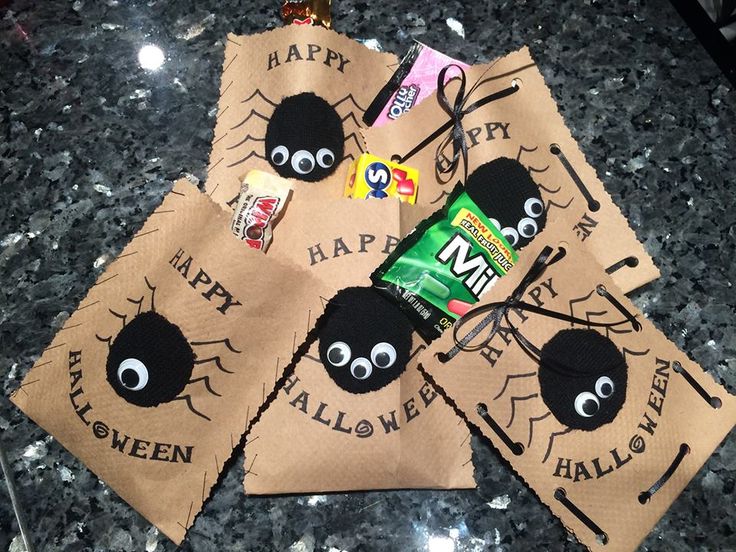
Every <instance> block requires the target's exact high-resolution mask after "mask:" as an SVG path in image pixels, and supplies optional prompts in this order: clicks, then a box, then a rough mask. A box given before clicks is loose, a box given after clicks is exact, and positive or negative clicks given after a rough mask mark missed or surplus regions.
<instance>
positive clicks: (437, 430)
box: [245, 193, 475, 494]
mask: <svg viewBox="0 0 736 552" xmlns="http://www.w3.org/2000/svg"><path fill="white" fill-rule="evenodd" d="M415 207H416V206H411V205H407V204H403V203H400V202H399V201H398V200H397V199H395V198H387V199H383V200H371V201H366V200H358V199H344V198H340V199H333V200H328V199H324V198H320V197H315V196H311V195H310V194H301V195H300V194H298V193H297V194H295V197H294V199H293V200H292V202H290V204H289V207H288V209H287V212H286V215H285V218H284V221H287V220H289V221H291V224H289V225H284V224H283V223H280V224H279V225H278V226H277V227H276V229H275V231H274V242H273V244H272V246H271V248H270V249H269V251H268V254H267V256H272V257H276V258H278V259H287V260H289V261H290V262H293V263H294V264H297V265H299V266H301V267H303V268H304V269H305V270H307V271H308V273H309V274H311V275H313V276H315V277H316V278H318V279H319V281H320V285H321V287H320V288H319V289H320V295H321V297H322V300H323V301H324V302H326V301H328V300H329V299H330V298H331V297H332V296H333V295H334V294H335V293H336V292H337V291H338V290H340V289H342V288H344V287H348V286H353V285H362V286H368V285H370V278H369V276H370V273H371V272H372V270H373V269H374V268H375V267H377V266H378V265H379V264H380V263H381V262H382V261H383V259H384V258H385V256H386V255H387V254H388V253H389V252H391V251H392V250H393V249H394V248H395V247H396V244H397V243H398V242H399V238H400V237H401V236H402V235H404V234H405V233H406V232H407V231H408V230H409V229H410V228H411V227H408V228H407V227H406V224H405V223H404V222H403V219H404V218H405V214H406V212H407V208H408V209H414V208H415ZM420 212H425V213H426V211H421V208H420ZM327 213H329V215H327ZM414 343H415V344H416V345H418V344H420V343H421V340H420V339H419V338H418V337H416V336H415V338H414ZM416 352H418V350H417V351H415V353H416ZM474 486H475V482H474V480H473V466H472V462H471V449H470V439H469V434H468V430H467V427H466V426H465V425H464V424H463V423H462V421H461V420H460V418H458V417H457V415H456V414H455V413H454V412H453V410H452V408H450V406H448V405H447V404H445V403H444V402H443V401H442V400H441V399H440V398H439V397H438V396H436V394H435V393H434V392H433V390H432V389H431V388H430V387H429V386H428V384H427V383H426V382H425V381H424V379H423V378H422V376H421V374H420V373H419V371H418V370H417V363H416V357H414V359H413V360H412V362H411V364H410V365H409V366H408V367H407V369H406V371H405V372H404V374H403V375H402V376H401V377H400V378H399V379H397V380H396V381H394V382H393V383H392V384H390V385H389V386H387V387H385V388H383V389H381V390H379V391H376V392H373V393H367V394H364V395H352V394H350V393H347V392H346V391H343V390H342V389H341V388H340V387H338V386H337V385H336V384H335V383H334V382H333V381H332V380H331V379H330V378H329V376H328V375H327V372H326V370H325V369H324V367H323V366H322V364H321V363H320V361H319V355H318V353H317V349H316V343H315V344H313V345H312V348H311V350H310V351H309V352H308V353H307V354H306V355H305V356H304V357H303V358H302V359H301V360H300V361H299V362H298V364H297V365H296V368H295V370H294V372H293V374H292V375H291V376H290V378H289V380H288V381H287V383H286V385H285V386H284V387H283V389H281V390H280V391H279V394H278V396H277V398H276V399H275V400H274V401H273V402H272V403H271V404H270V406H269V408H268V409H267V410H266V411H265V412H264V413H263V414H262V416H261V418H260V420H259V421H258V422H257V423H256V424H255V425H254V426H253V430H252V431H251V433H250V434H249V435H248V437H247V442H246V446H245V490H246V492H247V493H249V494H282V493H300V492H320V493H321V492H329V491H346V490H369V489H391V488H393V489H396V488H428V487H431V488H469V487H474Z"/></svg>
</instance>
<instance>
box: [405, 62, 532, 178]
mask: <svg viewBox="0 0 736 552" xmlns="http://www.w3.org/2000/svg"><path fill="white" fill-rule="evenodd" d="M452 67H454V68H456V69H457V70H458V71H459V79H460V87H459V88H458V91H457V94H456V95H455V100H454V102H452V103H450V100H449V99H448V97H447V93H446V85H445V76H446V75H447V71H448V70H449V69H450V68H452ZM481 79H482V77H481ZM481 79H478V81H476V83H475V84H474V85H473V86H472V87H471V89H470V91H469V92H468V93H467V94H465V88H466V84H467V77H466V75H465V71H464V70H463V68H462V67H460V66H459V65H456V64H454V63H451V64H450V65H447V66H445V67H443V68H442V69H441V70H440V72H439V74H438V75H437V102H438V103H439V104H440V107H442V109H443V111H444V112H445V113H447V115H448V116H449V117H450V120H449V121H447V122H446V123H445V124H443V125H442V126H441V127H439V128H438V129H437V130H435V131H434V132H433V133H432V134H430V135H429V136H427V137H426V138H425V139H424V140H422V141H421V142H419V144H417V145H416V146H415V147H414V148H413V149H412V150H411V151H409V153H407V154H405V155H403V156H401V157H399V160H398V161H399V163H404V162H406V160H407V159H410V158H412V157H413V156H414V155H416V154H417V153H418V152H420V151H421V150H423V149H424V148H426V147H427V146H428V145H429V144H431V143H432V142H434V141H435V140H436V139H437V138H439V137H440V136H442V134H444V133H446V132H447V131H448V130H450V132H449V133H447V135H446V136H445V137H444V138H443V139H442V141H441V142H440V144H439V145H438V146H437V151H436V152H435V174H436V175H437V177H438V179H439V177H440V176H441V175H445V174H449V175H450V177H449V178H452V176H453V175H454V174H455V172H456V171H457V166H458V164H459V163H460V158H462V160H463V168H464V179H463V182H465V181H466V180H467V179H468V143H467V140H466V137H465V129H464V128H463V117H465V116H466V115H468V114H470V113H472V112H473V111H475V110H476V109H478V108H480V107H483V106H484V105H487V104H489V103H491V102H493V101H495V100H499V99H501V98H505V97H506V96H510V95H511V94H513V93H514V92H516V91H517V90H518V89H519V88H518V87H517V86H516V85H513V86H510V87H508V88H504V89H503V90H499V91H498V92H494V93H492V94H488V95H487V96H484V97H482V98H481V99H479V100H478V101H476V102H473V103H471V104H469V105H468V102H469V101H470V98H471V96H472V95H473V93H474V92H475V91H476V90H477V89H478V87H479V86H480V84H481ZM450 144H452V158H451V159H448V158H447V157H446V156H445V154H444V152H445V150H446V149H447V148H448V147H449V146H450ZM449 178H448V180H449Z"/></svg>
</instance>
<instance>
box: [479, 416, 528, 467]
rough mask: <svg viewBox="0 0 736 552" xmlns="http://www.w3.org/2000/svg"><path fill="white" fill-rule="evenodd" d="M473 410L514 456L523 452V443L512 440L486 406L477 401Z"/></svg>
mask: <svg viewBox="0 0 736 552" xmlns="http://www.w3.org/2000/svg"><path fill="white" fill-rule="evenodd" d="M475 410H476V412H478V415H479V416H480V417H481V418H482V419H483V421H484V422H485V423H487V424H488V425H489V426H490V428H491V429H492V430H493V432H494V433H495V434H496V435H498V438H499V439H501V441H503V444H504V445H506V446H507V447H508V448H509V450H510V451H511V452H512V453H513V454H514V455H515V456H521V455H522V454H523V453H524V445H522V444H521V443H519V442H518V441H514V440H513V439H512V438H511V437H509V435H508V433H506V432H505V431H504V430H503V428H501V426H500V425H498V422H496V420H494V419H493V417H492V416H491V414H490V413H489V412H488V406H486V405H485V404H484V403H478V404H477V405H476V406H475Z"/></svg>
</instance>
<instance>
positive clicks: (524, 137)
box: [363, 48, 659, 292]
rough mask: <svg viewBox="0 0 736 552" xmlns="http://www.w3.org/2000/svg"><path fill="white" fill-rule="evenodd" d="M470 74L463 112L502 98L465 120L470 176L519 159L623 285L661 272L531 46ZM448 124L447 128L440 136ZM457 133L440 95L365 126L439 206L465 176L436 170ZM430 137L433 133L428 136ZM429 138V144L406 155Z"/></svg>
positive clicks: (449, 92) (454, 86)
mask: <svg viewBox="0 0 736 552" xmlns="http://www.w3.org/2000/svg"><path fill="white" fill-rule="evenodd" d="M455 71H456V69H453V74H455ZM465 72H466V75H467V85H466V95H469V98H468V100H467V101H466V103H465V110H467V111H469V110H468V108H469V107H470V106H471V105H472V104H474V103H476V102H477V101H479V100H481V99H483V98H485V97H487V96H489V95H491V94H496V93H498V96H499V97H496V99H493V100H492V101H490V102H489V103H486V104H485V105H481V106H480V107H478V108H477V109H475V110H472V111H469V112H468V113H467V114H466V115H464V117H463V118H462V127H463V129H464V134H465V137H466V142H467V146H468V167H467V168H468V174H472V173H473V170H474V169H476V168H477V167H478V166H479V165H482V164H484V163H486V162H488V161H490V160H492V159H495V158H497V157H502V156H504V157H510V158H513V159H517V160H519V161H520V162H521V163H522V164H524V165H525V166H526V167H527V168H528V170H529V172H530V173H531V175H532V177H533V178H534V180H535V182H537V183H538V184H539V186H540V188H541V193H542V197H543V199H544V202H545V204H546V207H547V212H548V215H547V217H548V219H549V220H555V218H561V219H563V220H565V221H566V224H567V225H568V227H570V228H572V229H573V231H574V233H575V234H576V236H577V239H578V240H579V241H580V242H582V243H584V244H585V245H586V247H587V248H588V249H589V250H590V251H591V253H592V254H593V256H594V257H595V258H596V260H597V262H598V263H599V264H600V265H601V266H603V267H605V268H606V270H607V271H608V272H609V273H610V274H611V275H612V277H613V280H614V281H615V282H616V284H617V285H618V286H619V287H620V288H622V289H623V290H624V291H626V292H629V291H631V290H633V289H635V288H637V287H639V286H642V285H643V284H646V283H647V282H650V281H651V280H653V279H655V278H657V277H658V275H659V272H658V270H657V268H656V267H655V266H654V263H653V262H652V259H651V258H650V257H649V255H648V254H647V252H646V251H645V249H644V247H643V246H642V244H640V243H639V242H638V241H637V239H636V235H635V234H634V232H633V231H632V230H631V228H630V227H629V225H628V223H627V221H626V219H625V218H624V217H623V215H622V214H621V212H620V210H619V208H618V207H617V206H616V205H615V204H614V203H613V201H612V200H611V198H610V196H609V195H608V194H607V192H606V191H605V189H604V187H603V184H602V183H601V181H600V180H599V179H598V177H597V176H596V172H595V170H594V169H593V167H591V166H590V165H589V164H588V163H587V162H586V160H585V157H584V156H583V153H582V152H581V151H580V148H579V147H578V145H577V143H576V142H575V140H574V139H573V138H572V135H571V134H570V131H569V130H568V129H567V127H566V126H565V123H564V121H563V119H562V117H561V116H560V114H559V112H558V109H557V105H556V104H555V102H554V100H553V99H552V96H551V94H550V91H549V89H548V88H547V86H546V85H545V83H544V78H543V77H542V74H541V73H540V71H539V69H538V68H537V66H536V64H535V63H534V60H533V59H532V57H531V55H530V53H529V50H528V49H527V48H523V49H522V50H519V51H517V52H514V53H512V54H509V55H507V56H505V57H502V58H499V59H497V60H496V61H494V62H492V63H490V64H486V65H477V66H473V67H472V68H470V69H467V70H466V71H465ZM476 83H477V84H478V86H477V87H476V88H475V89H474V90H472V91H471V89H472V87H473V85H475V84H476ZM458 88H459V81H458V80H457V79H455V80H453V81H451V82H450V83H448V85H447V87H446V91H445V94H446V97H447V98H448V102H449V106H450V107H447V109H449V110H450V111H452V107H453V106H454V105H455V102H456V96H457V92H458ZM438 92H439V91H438ZM443 125H445V130H444V131H443V132H438V133H436V135H434V134H433V133H434V132H435V131H436V130H438V129H440V127H442V126H443ZM452 132H453V128H452V121H451V120H450V119H449V117H448V114H447V111H445V109H443V107H442V106H441V105H440V103H439V101H438V96H435V98H434V99H432V98H429V99H427V100H426V101H424V102H422V103H421V104H420V105H418V106H416V107H414V108H412V110H411V111H410V112H409V113H406V114H405V115H403V116H402V117H401V118H399V119H398V120H397V121H395V122H392V123H391V124H388V125H386V126H384V127H381V128H369V129H366V130H364V131H363V134H364V136H365V139H366V144H367V146H368V151H370V152H371V153H372V154H375V155H378V156H381V157H385V158H387V159H391V158H392V156H394V155H397V156H399V158H401V159H400V162H403V163H406V164H408V165H411V166H413V167H416V168H417V169H418V170H419V174H420V175H421V178H422V179H421V185H420V190H419V196H418V198H417V203H418V204H424V205H427V204H430V205H435V206H437V207H439V206H441V205H442V204H443V203H444V199H445V197H446V196H447V195H448V194H449V193H450V191H451V190H452V188H453V186H454V185H455V184H456V183H457V181H458V179H462V178H463V167H462V165H463V162H462V160H460V166H459V168H458V170H457V171H456V172H455V174H454V178H447V175H441V177H438V176H437V175H436V172H435V164H436V161H437V159H438V158H439V160H440V161H441V163H440V164H441V165H443V166H446V165H447V163H448V159H451V158H452V157H453V155H452V142H451V141H450V142H449V145H448V147H446V148H444V149H443V148H441V145H442V143H443V141H445V140H446V139H447V137H448V136H450V137H451V133H452ZM432 136H435V138H434V139H433V140H432V141H429V139H430V138H431V137H432ZM425 141H427V142H428V143H427V144H426V145H425V146H424V147H422V148H420V149H419V151H417V152H416V153H415V154H413V155H409V157H408V158H405V157H406V156H407V155H408V154H411V152H412V150H414V149H415V147H416V146H418V145H420V144H422V143H423V142H425ZM438 148H439V150H438Z"/></svg>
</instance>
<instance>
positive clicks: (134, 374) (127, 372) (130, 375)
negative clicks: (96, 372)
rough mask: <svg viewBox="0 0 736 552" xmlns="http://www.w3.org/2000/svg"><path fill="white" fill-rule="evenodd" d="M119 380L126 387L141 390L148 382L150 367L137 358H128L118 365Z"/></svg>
mask: <svg viewBox="0 0 736 552" xmlns="http://www.w3.org/2000/svg"><path fill="white" fill-rule="evenodd" d="M118 381H119V382H120V384H121V385H122V386H123V387H125V388H126V389H130V390H131V391H140V390H141V389H143V388H144V387H145V386H146V384H147V383H148V368H146V365H145V364H143V363H142V362H141V361H140V360H138V359H137V358H126V359H125V360H124V361H123V362H121V363H120V366H118Z"/></svg>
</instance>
